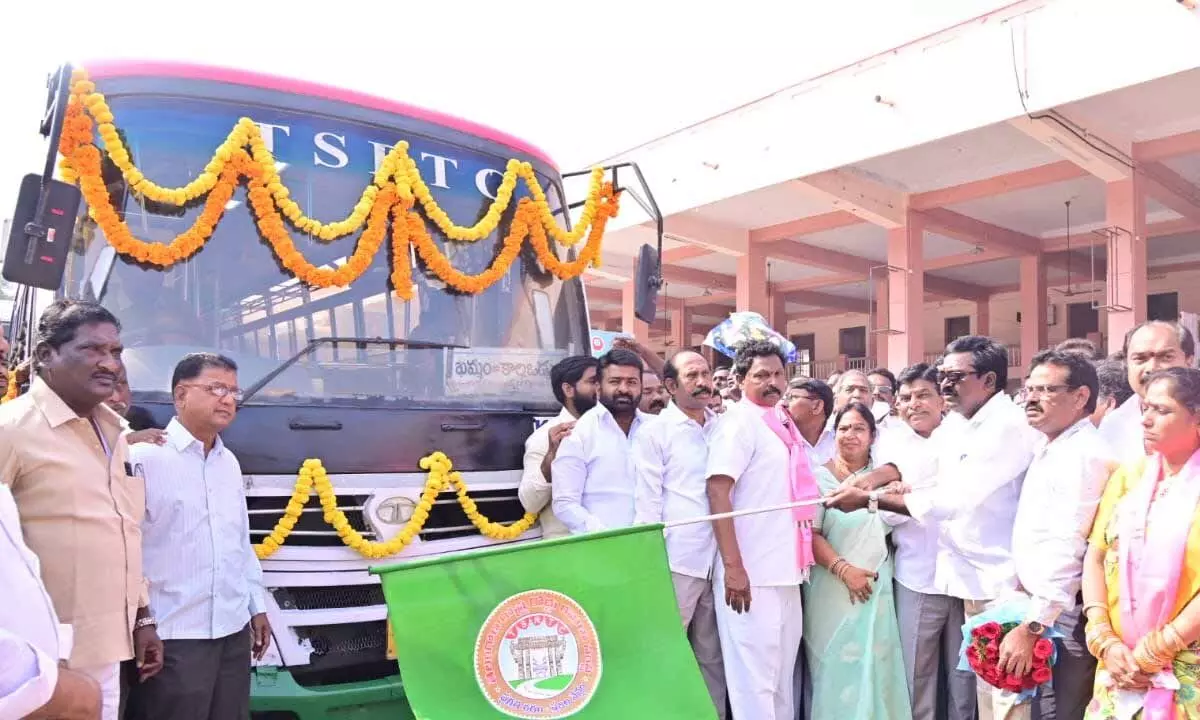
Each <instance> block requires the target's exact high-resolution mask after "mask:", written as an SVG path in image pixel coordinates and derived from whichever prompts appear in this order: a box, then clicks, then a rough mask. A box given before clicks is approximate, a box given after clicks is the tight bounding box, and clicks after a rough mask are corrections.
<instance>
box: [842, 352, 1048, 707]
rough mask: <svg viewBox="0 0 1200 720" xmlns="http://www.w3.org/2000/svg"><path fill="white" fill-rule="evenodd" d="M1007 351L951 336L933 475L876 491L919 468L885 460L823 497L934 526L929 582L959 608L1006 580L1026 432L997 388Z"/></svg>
mask: <svg viewBox="0 0 1200 720" xmlns="http://www.w3.org/2000/svg"><path fill="white" fill-rule="evenodd" d="M1007 381H1008V351H1007V349H1006V348H1005V347H1004V345H1001V344H1000V343H998V342H996V341H995V340H993V339H991V338H987V337H982V336H977V335H968V336H964V337H961V338H959V339H957V340H955V341H954V342H952V343H950V345H949V346H947V348H946V356H945V358H943V360H942V365H941V367H939V368H938V385H939V389H940V390H941V393H942V397H943V399H944V400H945V401H946V403H947V404H948V405H949V406H950V408H951V410H952V411H953V412H957V413H959V414H960V415H962V416H963V417H964V418H966V423H965V424H964V425H963V426H962V427H961V428H959V429H957V430H956V431H955V432H954V438H953V442H947V443H939V448H938V450H939V452H938V468H937V475H936V477H935V478H934V480H933V482H932V483H931V484H926V485H924V486H919V485H914V487H913V490H912V492H911V493H909V494H907V495H899V494H885V493H883V492H881V491H882V490H883V489H884V488H886V486H887V485H889V484H890V483H892V482H895V481H897V480H900V481H902V482H905V483H908V484H910V485H913V483H910V482H909V480H910V479H915V478H916V477H917V476H918V475H919V471H916V470H914V469H912V468H911V467H908V468H906V467H905V466H904V464H903V463H901V464H899V465H897V464H895V463H888V464H885V465H883V466H882V467H879V468H877V469H875V470H873V471H872V472H870V473H867V474H865V475H863V476H860V478H859V481H858V482H857V483H856V485H855V486H847V487H843V488H840V489H839V490H838V491H837V492H836V493H834V494H833V495H831V496H830V497H829V498H828V499H826V505H828V506H829V507H836V508H837V509H839V510H842V511H843V512H850V511H853V510H858V509H860V508H863V507H867V506H868V504H869V503H876V504H877V505H878V507H879V509H881V510H886V511H889V512H897V513H902V514H905V515H910V516H911V517H912V518H913V519H915V520H916V521H917V522H919V523H922V524H937V525H938V526H939V543H938V557H937V565H936V568H935V571H934V587H935V589H936V590H937V592H939V593H941V594H944V595H950V596H952V597H956V598H959V599H961V600H963V601H964V610H965V614H966V616H967V617H971V616H973V615H977V614H979V613H981V612H983V611H984V610H985V609H987V607H988V606H989V604H990V603H992V602H993V601H995V600H996V599H997V598H1000V597H1001V596H1002V595H1004V594H1005V593H1006V592H1010V591H1011V590H1012V588H1013V587H1014V586H1015V577H1016V570H1015V568H1014V566H1013V559H1012V534H1013V531H1012V527H1013V521H1014V519H1015V517H1016V512H1017V503H1018V500H1019V498H1020V493H1021V483H1022V482H1023V481H1024V478H1025V471H1026V469H1027V468H1028V467H1029V463H1030V461H1031V460H1032V459H1033V446H1034V442H1035V436H1034V433H1033V431H1032V430H1031V429H1030V428H1029V426H1028V425H1027V424H1026V422H1025V417H1024V413H1023V412H1022V411H1021V409H1020V408H1018V407H1017V406H1016V405H1014V404H1013V402H1012V400H1010V399H1009V397H1008V395H1007V394H1006V393H1005V392H1004V387H1005V385H1006V383H1007ZM976 685H977V695H978V697H979V702H980V707H979V718H980V720H992V715H991V713H990V709H991V708H990V706H988V707H985V706H984V703H985V702H986V699H987V698H988V697H989V696H988V695H987V692H988V690H987V689H988V688H990V687H991V686H990V685H987V684H986V683H984V682H983V681H982V680H980V681H977V683H976Z"/></svg>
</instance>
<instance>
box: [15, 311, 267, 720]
mask: <svg viewBox="0 0 1200 720" xmlns="http://www.w3.org/2000/svg"><path fill="white" fill-rule="evenodd" d="M120 330H121V324H120V322H119V321H118V320H117V318H116V317H114V316H113V315H112V314H111V313H110V312H109V311H108V310H106V309H104V308H103V307H101V306H99V305H96V304H94V303H83V302H73V301H59V302H56V303H54V304H52V305H51V306H50V307H49V309H47V310H46V311H45V313H44V314H43V315H42V317H41V318H40V320H39V323H38V328H37V344H36V348H35V355H34V360H35V362H34V363H33V367H34V368H35V369H34V372H33V373H32V376H31V377H30V382H29V386H28V389H27V390H26V391H25V392H23V393H22V394H20V396H19V397H15V398H13V399H10V400H8V401H7V402H5V403H4V404H3V405H2V406H0V588H3V602H0V720H10V719H16V718H34V719H37V720H77V719H78V720H117V718H125V719H126V720H166V719H168V718H169V719H170V720H235V719H236V718H249V715H250V711H249V702H250V663H251V657H252V656H256V657H259V658H261V657H262V656H263V655H264V654H265V653H266V651H267V649H268V646H269V644H270V641H271V630H270V625H269V623H268V621H267V616H266V614H265V609H266V608H265V605H264V602H265V601H264V598H263V587H262V571H261V569H260V567H259V563H258V558H257V557H256V556H255V553H254V550H253V548H252V547H251V545H250V535H249V519H248V515H247V513H246V501H245V497H244V495H243V478H242V470H241V467H240V465H239V464H238V460H237V458H236V457H235V456H234V454H233V453H232V452H230V451H229V450H228V449H227V448H225V446H224V445H223V444H222V442H221V438H220V433H221V431H222V430H224V429H225V428H226V427H228V426H229V424H230V423H231V422H232V421H233V419H234V417H235V416H236V414H237V400H238V399H239V397H240V392H241V391H240V390H239V389H238V378H237V365H236V364H235V363H234V362H233V361H232V360H230V359H229V358H227V357H223V356H221V355H217V354H212V353H195V354H190V355H187V356H185V357H183V358H182V359H181V360H180V361H179V363H178V364H177V365H176V367H175V370H174V374H173V377H172V380H171V391H172V395H173V397H174V402H175V417H174V418H173V419H172V420H171V421H170V423H169V424H167V426H166V428H165V429H161V430H143V431H138V432H134V431H131V430H130V428H129V426H128V423H127V422H126V421H125V418H124V415H125V414H126V413H128V412H129V410H130V392H129V385H128V383H127V381H126V378H125V370H124V366H123V364H122V362H121V351H122V345H121V336H120ZM5 349H6V348H5ZM0 377H3V376H2V375H0ZM5 382H7V378H6V379H5Z"/></svg>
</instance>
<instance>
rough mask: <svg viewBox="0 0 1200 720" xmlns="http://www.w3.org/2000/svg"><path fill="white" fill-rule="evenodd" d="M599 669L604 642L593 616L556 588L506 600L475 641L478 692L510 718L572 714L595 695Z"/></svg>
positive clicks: (534, 591)
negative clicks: (597, 633) (601, 642)
mask: <svg viewBox="0 0 1200 720" xmlns="http://www.w3.org/2000/svg"><path fill="white" fill-rule="evenodd" d="M600 669H601V662H600V640H599V638H597V637H596V628H595V627H594V626H593V625H592V620H591V618H589V617H588V615H587V613H586V612H584V610H583V608H582V607H580V605H579V603H577V602H575V601H574V600H572V599H571V598H569V597H567V596H566V595H563V594H562V593H559V592H554V591H553V590H529V591H527V592H523V593H517V594H516V595H513V596H512V597H510V598H508V599H507V600H504V601H503V602H501V603H500V604H499V605H497V606H496V609H494V610H492V612H491V614H490V615H488V618H487V620H486V621H484V623H483V627H481V628H479V637H478V638H477V639H476V640H475V678H476V679H477V680H478V681H479V689H480V690H482V691H483V696H484V697H486V698H487V699H488V702H490V703H491V704H492V706H493V707H495V708H496V709H497V710H499V711H500V712H502V713H504V714H505V715H508V716H510V717H515V718H551V719H553V718H565V717H569V716H571V715H574V714H575V713H577V712H579V711H580V710H582V709H583V707H584V706H585V705H587V704H588V701H589V700H591V699H592V696H593V695H595V694H596V688H597V686H599V684H600Z"/></svg>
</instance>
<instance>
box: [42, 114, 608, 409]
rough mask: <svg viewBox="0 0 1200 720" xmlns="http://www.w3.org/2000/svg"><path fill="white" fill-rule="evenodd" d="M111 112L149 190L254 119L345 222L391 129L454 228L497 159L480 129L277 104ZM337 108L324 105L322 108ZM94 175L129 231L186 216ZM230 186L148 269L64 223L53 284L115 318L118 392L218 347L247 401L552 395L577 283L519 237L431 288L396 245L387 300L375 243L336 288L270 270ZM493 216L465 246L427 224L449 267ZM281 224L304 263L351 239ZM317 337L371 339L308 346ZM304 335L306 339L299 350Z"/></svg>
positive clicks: (164, 237)
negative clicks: (471, 280) (465, 275)
mask: <svg viewBox="0 0 1200 720" xmlns="http://www.w3.org/2000/svg"><path fill="white" fill-rule="evenodd" d="M112 107H113V109H114V113H115V114H116V115H117V118H118V122H119V123H120V127H121V131H122V132H123V133H124V134H125V142H126V144H127V146H128V147H129V149H130V154H131V155H132V158H133V160H134V162H135V163H136V164H137V165H138V166H139V168H140V169H142V171H143V172H144V174H145V175H146V176H147V177H150V178H153V179H154V180H155V181H156V182H158V183H159V184H160V185H165V186H178V185H183V184H185V183H186V182H187V181H188V180H189V179H191V178H193V177H195V176H196V175H197V174H198V173H199V172H200V171H201V170H202V168H203V167H204V165H205V164H206V163H207V162H208V160H209V158H210V157H211V153H212V151H213V149H214V148H215V147H216V146H217V145H218V144H219V143H220V141H221V140H222V139H223V137H224V136H225V134H226V133H228V131H229V130H230V129H231V128H232V127H233V126H234V123H235V122H236V121H237V119H238V118H239V117H240V116H242V115H247V116H249V117H251V118H252V119H253V120H254V121H255V122H256V123H258V124H259V126H260V128H262V129H263V134H264V137H265V138H266V139H267V140H268V143H269V145H270V146H271V149H272V151H273V153H274V155H275V157H276V159H277V162H278V166H277V167H278V169H279V171H280V174H281V176H282V178H283V181H284V184H285V185H287V187H288V188H289V190H290V191H291V196H292V197H293V198H295V199H296V200H297V201H298V202H299V203H300V205H301V207H302V208H304V210H305V212H306V213H307V214H308V215H309V216H311V217H315V218H318V219H320V220H322V221H332V220H338V219H341V218H343V217H345V215H346V214H347V213H348V212H349V210H350V208H352V207H353V205H354V204H355V202H357V200H358V197H359V195H360V193H361V192H362V189H363V187H364V186H365V185H366V184H367V183H368V182H370V179H371V176H372V173H373V172H374V169H375V167H376V165H377V164H378V163H379V162H380V161H381V160H382V158H383V157H384V155H385V154H386V152H387V149H388V148H389V147H390V146H391V145H392V144H394V143H395V142H397V141H398V140H400V139H405V140H408V141H409V143H410V150H409V152H410V154H411V155H412V157H413V158H414V159H415V160H417V161H418V164H419V166H420V167H421V171H422V175H423V177H425V179H426V182H427V183H428V184H429V185H430V187H431V189H432V190H433V192H434V196H435V198H436V199H437V200H438V202H439V204H440V205H441V206H442V208H444V209H445V210H446V212H447V213H448V214H449V215H450V217H451V218H453V219H454V220H455V221H456V222H457V223H459V224H460V225H467V224H471V223H473V222H475V220H476V219H478V218H479V217H481V216H482V214H483V213H484V212H485V211H486V209H487V207H488V205H489V203H490V202H491V200H492V196H493V195H494V193H495V190H496V187H497V186H498V184H499V180H500V169H502V168H503V167H504V163H505V162H506V160H507V159H508V158H507V157H506V152H508V151H506V149H505V148H503V147H495V148H491V152H488V149H489V148H487V147H486V146H485V144H484V142H483V141H482V140H476V141H475V142H473V143H471V147H469V148H468V147H465V146H464V145H465V143H459V144H452V143H448V142H446V141H444V140H441V139H437V138H433V137H425V136H413V135H412V134H410V133H406V134H404V135H403V137H402V136H401V133H399V132H398V131H396V130H389V129H388V128H386V127H378V126H372V125H366V124H362V123H357V122H347V121H344V120H339V119H336V118H334V117H332V116H331V117H323V116H314V115H311V114H301V113H292V112H289V111H285V110H281V109H278V108H266V107H258V106H254V107H247V106H245V105H238V104H232V103H226V102H221V101H214V100H209V99H198V98H187V97H178V96H172V97H159V96H126V97H117V98H113V100H112ZM336 109H337V106H336V105H332V104H331V106H330V111H331V114H332V113H334V112H336ZM106 177H110V178H112V180H111V182H110V184H109V188H110V191H111V192H112V193H113V197H114V204H115V205H116V207H118V208H123V209H124V218H125V221H126V223H127V224H128V225H129V227H130V229H131V230H132V231H133V233H134V235H135V236H137V237H139V238H141V239H143V240H147V241H158V242H169V241H170V240H171V239H172V238H174V237H175V236H177V235H179V234H180V233H182V232H183V231H184V230H186V229H187V228H188V227H190V225H191V224H192V222H193V221H194V219H195V218H196V217H197V216H198V215H199V212H200V208H199V207H193V208H188V209H186V210H179V209H176V208H164V207H156V206H155V205H154V204H153V203H149V202H146V201H144V199H142V198H140V197H137V196H135V194H133V193H131V192H129V191H128V189H127V188H125V187H124V186H123V183H122V181H121V179H120V174H119V172H115V171H113V169H112V168H106ZM540 180H541V182H542V185H543V187H545V188H546V192H547V196H548V198H549V199H550V202H551V204H552V205H553V206H555V207H558V208H560V207H561V205H562V203H561V199H560V198H561V195H560V192H561V188H560V185H559V183H558V180H557V178H548V177H545V176H542V177H540ZM522 188H523V186H522ZM244 193H245V190H244V188H243V189H239V190H238V191H237V193H236V194H235V196H234V199H233V200H232V201H230V203H229V204H228V205H227V206H226V213H225V216H224V218H223V219H222V220H221V222H220V223H219V224H218V225H217V229H216V231H215V232H214V233H213V236H212V238H211V239H210V240H209V241H208V243H207V244H206V245H205V246H204V248H203V249H202V250H200V252H198V253H197V254H196V255H194V256H193V257H192V258H190V259H189V260H187V261H185V262H181V263H179V264H176V265H174V266H172V267H169V268H165V269H162V268H156V267H153V266H150V265H143V264H140V263H137V262H136V261H133V260H129V259H126V258H124V257H120V256H117V255H116V254H115V252H114V251H113V250H112V248H111V247H110V246H109V245H108V243H107V242H106V241H105V240H104V238H103V236H102V233H101V232H100V231H99V230H98V229H97V228H96V227H95V225H94V224H93V223H92V222H91V221H89V220H87V219H86V218H84V219H83V220H82V221H81V222H80V224H79V231H78V232H77V235H76V238H75V243H74V245H73V248H72V253H73V254H72V256H71V260H70V262H69V263H68V268H67V276H66V279H65V281H64V291H65V293H66V294H67V296H69V297H77V298H84V299H91V300H96V301H99V302H100V303H102V304H103V305H105V306H106V307H107V308H109V309H110V310H112V311H113V312H114V313H115V314H116V315H117V317H118V318H120V320H121V322H122V325H123V332H122V337H123V339H124V342H125V345H126V347H127V350H126V355H125V360H126V366H127V368H128V372H129V381H130V386H131V388H132V389H133V390H134V392H135V393H140V394H146V393H166V392H167V391H168V390H169V385H170V377H171V371H172V369H173V367H174V365H175V363H176V362H177V361H178V360H179V358H180V357H182V356H183V355H184V354H185V353H188V352H196V351H218V352H221V353H224V354H226V355H228V356H229V357H231V358H232V359H234V360H235V361H236V362H237V363H238V366H239V381H240V383H241V384H242V386H243V387H244V388H248V387H251V386H253V385H255V384H256V383H259V384H262V387H261V388H260V389H258V390H257V391H256V392H255V393H254V394H253V397H251V398H250V399H249V400H248V402H249V403H251V404H254V403H297V404H311V403H314V402H333V401H336V402H353V403H365V404H370V405H375V404H380V403H409V404H413V403H416V404H423V403H431V404H435V405H450V406H456V405H465V406H477V405H479V404H480V403H484V404H488V403H493V404H502V405H511V404H517V405H534V406H537V405H542V404H546V403H550V402H552V401H553V397H552V394H551V389H550V383H549V379H548V378H549V369H550V366H551V365H553V364H554V363H555V362H557V361H558V360H559V359H561V358H563V357H565V356H567V355H568V354H573V353H579V352H585V348H586V347H587V336H586V333H587V331H586V328H587V325H586V312H585V309H584V304H583V292H582V284H581V283H580V282H579V280H578V279H575V280H571V281H568V282H565V283H564V282H562V281H559V280H558V279H556V278H554V276H553V275H551V274H549V273H547V272H546V271H544V270H543V269H542V268H541V267H540V264H539V263H538V262H537V259H536V257H535V256H534V254H533V253H532V251H530V250H529V249H528V248H527V249H526V250H525V251H523V252H522V253H521V255H520V257H519V258H518V260H517V261H516V262H514V263H513V265H512V267H511V269H510V270H509V272H508V273H507V274H506V275H504V276H503V277H502V278H501V279H500V280H499V281H498V282H496V283H495V284H494V285H492V286H491V287H490V288H488V289H486V290H484V291H483V292H481V293H479V294H478V295H466V294H462V293H458V292H456V291H454V290H452V289H449V288H447V287H446V286H445V285H444V284H443V283H441V282H440V281H439V280H438V279H437V278H436V277H435V276H434V275H432V274H431V273H428V272H427V271H426V268H425V267H424V265H423V263H422V262H421V261H420V260H419V258H417V257H415V256H413V257H410V258H409V260H410V262H412V263H413V273H412V276H413V283H414V295H413V299H412V300H410V301H407V302H405V301H402V300H400V299H399V298H397V297H396V296H395V294H394V293H393V292H392V288H391V287H390V286H389V282H388V278H389V274H390V264H391V261H390V257H391V250H390V248H389V247H388V246H386V245H385V247H384V248H383V249H382V250H381V251H380V253H379V254H378V255H377V256H376V257H375V259H374V261H373V263H372V264H371V266H370V268H369V269H368V270H367V272H366V273H365V274H364V275H362V276H361V277H359V278H358V279H357V280H356V281H355V282H354V283H353V284H352V285H351V286H349V287H344V288H338V287H331V288H311V287H308V286H307V285H305V284H304V283H301V282H300V281H298V280H297V279H296V278H294V277H292V276H291V274H290V273H289V272H287V271H286V270H285V269H283V267H282V266H281V265H280V264H279V262H278V260H277V259H276V258H275V256H274V254H273V252H272V250H271V248H270V246H269V245H268V244H267V243H266V242H265V241H263V240H262V239H260V236H259V234H258V231H257V228H256V227H255V224H254V219H253V216H252V214H251V213H250V211H249V210H248V208H247V207H246V203H245V194H244ZM509 216H510V215H506V218H505V221H504V222H502V223H501V225H500V227H499V228H498V229H497V231H496V232H495V233H493V235H492V236H490V237H488V238H485V239H483V240H481V241H479V242H475V243H458V242H446V241H445V239H444V237H442V236H441V234H440V233H439V232H438V231H437V229H436V227H435V226H433V225H432V224H428V227H429V230H430V233H431V235H432V236H433V237H434V238H435V240H436V241H437V242H438V244H439V247H441V248H442V250H443V252H445V253H446V254H447V255H448V257H450V259H451V260H452V262H453V263H454V265H455V267H457V268H459V269H460V270H463V271H465V272H471V273H476V272H479V271H481V270H483V269H484V268H486V267H487V266H488V265H489V264H490V263H491V262H492V260H493V258H494V257H495V256H496V253H497V251H498V248H499V246H500V243H501V241H502V239H503V236H504V234H505V233H506V232H507V228H508V217H509ZM292 236H293V239H294V241H295V243H296V246H297V248H298V249H299V250H300V251H301V252H302V253H303V254H304V256H305V257H306V258H307V259H308V260H309V262H311V263H313V264H314V265H323V266H326V267H337V266H338V265H340V264H342V263H344V262H345V261H346V258H347V257H348V256H349V255H350V253H351V251H352V250H353V247H354V243H355V242H356V237H357V236H356V235H355V236H352V237H347V238H342V239H340V240H337V241H334V242H332V243H324V242H321V241H319V240H317V239H315V238H312V237H309V236H308V235H306V234H303V233H301V232H299V231H297V230H295V229H292ZM563 257H564V259H565V258H567V257H568V255H567V254H566V253H565V252H564V254H563ZM328 338H347V339H355V338H359V339H371V340H374V341H376V342H369V343H368V342H324V340H326V339H328ZM314 340H322V341H323V342H321V343H320V344H318V345H316V346H315V347H312V348H311V349H310V351H308V352H306V351H305V348H306V347H307V346H308V344H309V343H311V342H312V341H314ZM378 340H398V341H405V340H407V341H409V342H411V343H412V345H413V346H408V345H406V344H405V343H404V342H397V343H395V344H391V345H389V344H387V343H380V342H377V341H378ZM418 341H419V342H418ZM298 355H299V357H296V356H298ZM289 361H292V362H290V364H288V363H289ZM285 364H287V365H288V366H287V367H286V368H284V369H283V370H282V371H279V368H280V367H281V366H282V365H285ZM277 371H278V372H277ZM272 374H274V377H271V378H270V379H269V381H268V382H265V383H261V381H262V380H263V379H265V378H268V376H271V375H272Z"/></svg>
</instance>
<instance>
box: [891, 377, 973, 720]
mask: <svg viewBox="0 0 1200 720" xmlns="http://www.w3.org/2000/svg"><path fill="white" fill-rule="evenodd" d="M898 382H899V384H900V392H899V394H898V395H897V403H896V410H897V415H898V417H899V418H900V419H901V420H902V421H904V422H906V423H908V426H909V428H911V429H912V431H913V433H912V435H911V436H910V437H909V440H908V442H906V443H900V444H897V445H894V446H892V447H891V448H889V450H891V451H892V452H893V453H894V454H895V455H896V457H894V458H888V457H884V458H880V461H882V462H888V461H893V460H894V461H895V462H896V463H897V464H898V465H899V466H901V467H907V468H912V469H911V470H910V471H909V477H908V482H910V483H912V484H914V485H922V484H925V483H928V482H930V481H932V479H933V478H934V477H935V476H936V474H937V456H938V443H940V442H943V441H944V440H945V437H946V435H947V434H953V431H954V426H955V425H957V423H958V422H961V419H962V416H961V415H958V414H951V415H948V416H946V417H945V418H943V410H944V403H943V402H942V396H941V394H940V392H939V391H938V384H937V368H935V367H933V366H931V365H928V364H926V363H918V364H916V365H913V366H911V367H907V368H905V369H904V370H902V371H901V372H900V377H899V378H898ZM884 519H885V520H887V521H888V522H889V523H890V524H893V525H894V526H893V529H892V541H893V542H894V543H895V546H896V554H895V566H896V571H895V572H896V616H897V618H898V619H899V625H900V644H901V648H902V652H903V654H904V669H905V674H906V679H907V681H908V696H909V700H910V702H911V704H912V716H913V720H933V718H934V717H935V716H936V713H937V710H938V685H939V678H944V683H945V686H946V689H947V692H946V695H945V697H946V701H947V718H948V720H971V719H972V718H973V717H974V716H975V674H974V673H972V672H969V671H964V670H958V669H957V668H958V652H959V646H960V645H961V644H962V626H963V622H965V617H964V615H963V601H962V600H961V599H959V598H955V597H951V596H949V595H945V594H943V593H941V592H939V591H938V588H937V585H936V583H935V581H934V569H935V568H936V567H937V557H938V526H937V524H922V523H919V522H916V521H915V520H912V519H910V518H905V517H904V516H897V515H893V514H891V513H888V514H886V515H885V518H884Z"/></svg>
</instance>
